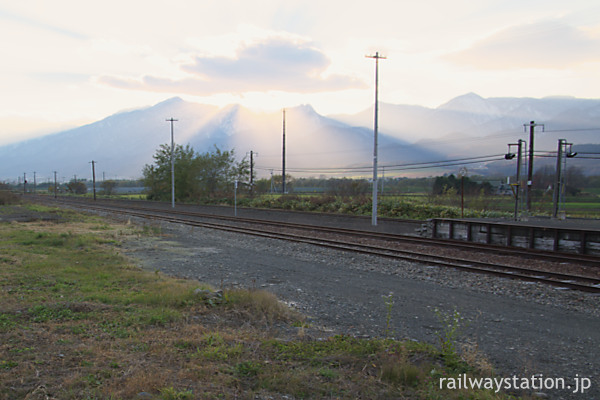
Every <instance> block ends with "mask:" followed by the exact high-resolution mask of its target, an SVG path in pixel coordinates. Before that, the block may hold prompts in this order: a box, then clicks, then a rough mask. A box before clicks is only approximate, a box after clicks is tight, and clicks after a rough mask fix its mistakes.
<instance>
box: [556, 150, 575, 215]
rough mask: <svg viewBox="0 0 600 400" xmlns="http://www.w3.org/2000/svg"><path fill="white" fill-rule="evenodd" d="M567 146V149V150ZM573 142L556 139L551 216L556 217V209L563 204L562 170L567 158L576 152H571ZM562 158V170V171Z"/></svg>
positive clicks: (565, 167)
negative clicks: (556, 148)
mask: <svg viewBox="0 0 600 400" xmlns="http://www.w3.org/2000/svg"><path fill="white" fill-rule="evenodd" d="M567 146H569V151H567ZM572 146H573V143H567V140H566V139H558V151H557V154H556V176H555V178H554V193H553V195H552V218H558V210H559V208H561V205H564V192H565V179H564V172H566V169H567V158H573V157H575V156H576V155H577V153H573V152H572ZM563 160H564V164H565V165H564V170H565V171H563Z"/></svg>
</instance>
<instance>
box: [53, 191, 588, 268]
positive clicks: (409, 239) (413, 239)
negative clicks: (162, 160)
mask: <svg viewBox="0 0 600 400" xmlns="http://www.w3.org/2000/svg"><path fill="white" fill-rule="evenodd" d="M62 202H69V203H77V204H79V203H82V201H80V200H73V199H69V200H67V201H65V199H62ZM110 202H111V203H112V204H113V205H114V207H119V208H120V207H123V206H122V205H121V204H122V201H110ZM102 206H107V205H106V204H103V205H102ZM88 207H90V206H88ZM126 207H127V208H128V209H136V210H142V211H148V212H162V213H165V214H169V215H172V214H176V215H184V216H190V217H195V218H206V219H216V220H222V221H230V222H234V223H250V224H261V225H271V226H277V227H281V228H285V229H290V228H292V229H301V230H308V231H311V232H315V231H319V232H324V233H333V234H341V235H350V236H356V237H359V238H361V239H365V238H371V239H377V240H388V241H394V242H399V243H400V242H403V243H413V244H418V245H425V246H444V247H450V248H452V249H464V250H470V251H480V252H491V253H493V254H494V255H498V254H501V255H507V256H517V257H528V258H536V259H542V260H547V261H558V262H569V263H574V262H576V263H578V264H585V265H588V266H592V267H596V268H598V267H600V257H598V256H593V255H582V254H574V253H561V252H547V251H543V250H538V249H526V248H519V247H505V246H499V245H490V244H484V243H474V242H464V241H460V240H453V239H433V238H425V237H418V236H409V235H401V234H392V233H382V232H373V231H364V230H356V229H348V228H334V227H327V226H317V225H309V224H298V223H291V222H281V221H273V220H263V219H257V218H243V217H231V216H223V215H214V214H205V213H198V212H191V211H181V210H172V209H169V210H164V209H157V208H152V207H140V206H139V205H135V206H132V205H130V204H128V205H127V206H126ZM411 223H414V221H411Z"/></svg>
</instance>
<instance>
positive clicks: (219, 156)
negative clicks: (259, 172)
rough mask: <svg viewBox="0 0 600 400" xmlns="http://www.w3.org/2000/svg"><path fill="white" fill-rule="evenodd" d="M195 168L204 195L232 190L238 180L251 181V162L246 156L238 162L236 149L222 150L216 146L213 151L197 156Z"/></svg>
mask: <svg viewBox="0 0 600 400" xmlns="http://www.w3.org/2000/svg"><path fill="white" fill-rule="evenodd" d="M195 168H196V176H197V179H198V180H199V190H200V194H201V195H203V196H208V197H214V196H215V195H223V194H224V193H227V192H230V191H231V190H232V188H233V185H234V181H236V180H237V181H238V182H239V183H246V184H248V183H249V178H250V164H249V162H248V161H247V160H246V159H245V158H244V159H243V160H242V161H240V162H236V161H235V152H234V150H230V151H221V150H220V149H219V148H218V147H217V146H215V150H214V151H213V152H212V153H209V152H206V153H204V154H201V155H199V156H197V157H196V160H195Z"/></svg>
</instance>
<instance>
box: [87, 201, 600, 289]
mask: <svg viewBox="0 0 600 400" xmlns="http://www.w3.org/2000/svg"><path fill="white" fill-rule="evenodd" d="M78 206H79V207H84V208H87V209H95V210H99V211H106V212H114V213H119V214H124V215H129V216H133V217H140V218H149V219H157V220H161V221H167V222H171V223H178V224H185V225H191V226H196V227H203V228H210V229H218V230H223V231H228V232H235V233H243V234H248V235H253V236H260V237H264V238H270V239H279V240H287V241H293V242H299V243H306V244H311V245H317V246H321V247H326V248H330V249H335V250H341V251H352V252H356V253H361V254H367V255H373V256H379V257H387V258H392V259H399V260H405V261H411V262H418V263H422V264H426V265H435V266H438V267H444V268H447V267H451V268H455V269H460V270H465V271H470V272H476V273H484V274H488V275H495V276H499V277H503V278H510V279H518V280H524V281H529V282H537V283H544V284H549V285H553V286H559V287H563V288H569V289H573V290H579V291H586V292H592V293H600V279H596V278H589V277H583V276H577V275H571V274H562V273H556V272H549V271H542V270H534V269H530V268H521V267H514V266H508V265H501V264H492V263H486V262H480V261H474V260H468V259H458V258H456V257H445V256H434V255H429V254H423V253H419V252H414V251H408V250H398V249H389V248H385V247H380V246H373V245H364V244H358V243H349V242H343V241H339V240H333V239H325V238H313V237H310V236H304V235H297V234H289V233H281V232H272V231H267V230H264V229H258V228H248V227H244V228H241V227H234V226H231V225H223V224H216V223H210V222H200V221H193V220H190V219H186V218H181V217H175V216H172V215H161V213H164V214H171V213H170V212H167V211H164V210H138V211H132V210H126V209H115V208H113V207H106V206H97V205H89V204H85V205H81V204H78ZM157 214H158V215H157Z"/></svg>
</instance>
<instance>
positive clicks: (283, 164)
mask: <svg viewBox="0 0 600 400" xmlns="http://www.w3.org/2000/svg"><path fill="white" fill-rule="evenodd" d="M281 182H282V185H281V190H282V192H281V194H285V108H284V109H283V148H282V152H281Z"/></svg>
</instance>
